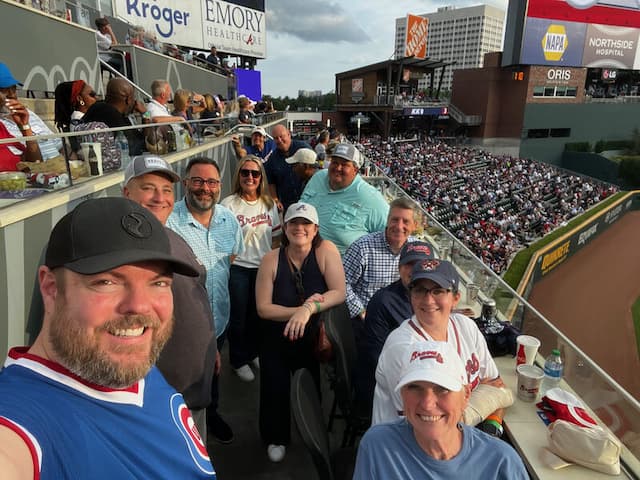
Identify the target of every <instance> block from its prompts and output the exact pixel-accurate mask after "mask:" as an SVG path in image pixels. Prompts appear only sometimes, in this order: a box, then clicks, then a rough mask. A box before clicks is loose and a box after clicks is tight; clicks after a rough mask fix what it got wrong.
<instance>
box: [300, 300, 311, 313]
mask: <svg viewBox="0 0 640 480" xmlns="http://www.w3.org/2000/svg"><path fill="white" fill-rule="evenodd" d="M302 306H303V307H305V309H307V310H308V311H309V313H310V314H311V315H313V306H312V305H311V304H310V303H308V302H304V303H303V304H302ZM307 307H308V308H307Z"/></svg>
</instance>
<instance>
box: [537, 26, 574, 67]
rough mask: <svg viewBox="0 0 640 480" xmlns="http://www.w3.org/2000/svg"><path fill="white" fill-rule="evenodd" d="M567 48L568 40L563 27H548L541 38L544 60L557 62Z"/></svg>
mask: <svg viewBox="0 0 640 480" xmlns="http://www.w3.org/2000/svg"><path fill="white" fill-rule="evenodd" d="M568 46H569V39H568V38H567V31H566V30H565V29H564V25H554V24H551V25H549V28H547V32H546V33H545V34H544V36H543V37H542V51H543V52H544V58H545V60H547V61H549V62H559V61H560V59H561V58H562V55H564V52H565V50H566V49H567V47H568Z"/></svg>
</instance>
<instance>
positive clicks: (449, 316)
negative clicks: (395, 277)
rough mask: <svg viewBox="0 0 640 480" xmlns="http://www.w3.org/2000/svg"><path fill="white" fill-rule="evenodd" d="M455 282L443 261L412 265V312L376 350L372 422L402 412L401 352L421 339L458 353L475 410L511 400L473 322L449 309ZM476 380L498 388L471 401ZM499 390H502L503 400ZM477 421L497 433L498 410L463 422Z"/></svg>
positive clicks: (454, 298) (452, 271)
mask: <svg viewBox="0 0 640 480" xmlns="http://www.w3.org/2000/svg"><path fill="white" fill-rule="evenodd" d="M459 283H460V278H459V276H458V272H457V271H456V269H455V267H454V266H453V265H452V264H451V263H450V262H447V261H446V260H437V259H430V260H424V261H421V262H418V263H416V265H414V267H413V271H412V273H411V283H410V284H409V291H410V299H411V305H412V307H413V311H414V316H413V317H412V318H410V319H408V320H405V321H404V322H403V323H402V324H401V325H400V326H399V327H398V328H397V329H396V330H395V331H393V332H392V333H391V334H390V335H389V337H388V338H387V341H386V342H385V344H384V347H383V349H382V353H381V354H380V358H379V360H378V366H377V368H376V388H375V393H374V400H373V419H372V423H373V424H376V423H381V422H386V421H391V420H395V419H397V418H398V416H401V415H402V402H401V400H400V395H399V393H398V392H396V391H395V387H396V385H397V383H398V380H399V378H400V372H401V371H402V368H403V362H402V356H401V352H402V351H404V350H405V349H406V346H407V345H408V344H412V343H415V342H421V341H441V342H447V343H449V344H450V345H451V346H452V347H453V348H454V349H455V350H456V351H457V352H458V355H460V358H461V359H462V363H463V364H464V367H465V371H466V374H467V379H466V380H467V384H468V385H469V386H470V387H471V389H472V399H471V404H472V405H473V406H474V408H475V407H477V406H478V405H479V404H480V406H484V405H482V404H486V403H487V402H492V403H491V404H493V403H498V404H501V406H507V405H510V404H511V402H512V396H511V395H509V392H507V391H504V390H502V388H501V387H504V384H503V382H502V380H501V379H500V377H499V372H498V368H497V367H496V364H495V362H494V361H493V359H492V358H491V354H490V353H489V349H488V348H487V344H486V341H485V340H484V337H483V336H482V333H481V332H480V330H479V329H478V327H477V326H476V324H475V323H474V322H473V320H471V319H470V318H468V317H466V316H464V315H462V314H459V313H453V309H454V308H455V306H456V305H457V303H458V301H459V299H460V292H459V291H458V285H459ZM480 384H488V385H491V386H493V387H497V388H495V389H493V390H495V391H493V390H491V389H488V390H489V391H487V389H484V388H483V389H481V390H482V395H485V396H484V397H482V398H476V402H474V401H473V396H474V393H473V390H476V389H477V387H478V385H480ZM501 394H505V395H506V399H504V397H502V396H501ZM489 395H491V398H489V397H488V396H489ZM481 410H482V409H481ZM492 410H493V409H490V410H489V412H487V413H491V412H492ZM469 417H470V418H471V413H469ZM476 417H477V416H476ZM482 419H485V421H484V422H483V423H482V424H481V426H480V427H481V428H482V429H483V430H485V431H486V432H487V433H490V434H492V435H494V436H501V435H502V409H498V410H496V411H495V412H493V413H491V414H490V415H488V416H484V415H483V416H482V418H479V419H477V420H476V421H475V422H473V421H469V422H468V423H471V424H476V423H478V422H479V421H481V420H482ZM465 421H467V419H466V418H465Z"/></svg>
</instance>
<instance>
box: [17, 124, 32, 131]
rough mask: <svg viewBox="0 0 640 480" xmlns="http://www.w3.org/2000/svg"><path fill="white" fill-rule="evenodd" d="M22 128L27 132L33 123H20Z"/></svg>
mask: <svg viewBox="0 0 640 480" xmlns="http://www.w3.org/2000/svg"><path fill="white" fill-rule="evenodd" d="M20 130H22V131H23V132H26V131H27V130H31V125H29V124H28V123H25V124H24V125H20Z"/></svg>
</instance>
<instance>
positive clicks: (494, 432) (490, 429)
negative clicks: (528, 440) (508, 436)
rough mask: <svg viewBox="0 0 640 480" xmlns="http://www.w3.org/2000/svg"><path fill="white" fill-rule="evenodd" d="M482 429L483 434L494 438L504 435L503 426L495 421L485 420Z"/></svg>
mask: <svg viewBox="0 0 640 480" xmlns="http://www.w3.org/2000/svg"><path fill="white" fill-rule="evenodd" d="M482 427H483V428H482V431H483V432H485V433H488V434H489V435H491V436H493V437H502V434H503V433H504V430H503V428H502V425H500V423H498V422H496V421H495V420H488V419H487V420H485V421H484V422H482Z"/></svg>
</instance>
